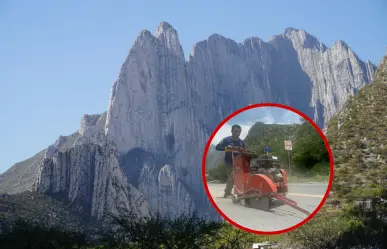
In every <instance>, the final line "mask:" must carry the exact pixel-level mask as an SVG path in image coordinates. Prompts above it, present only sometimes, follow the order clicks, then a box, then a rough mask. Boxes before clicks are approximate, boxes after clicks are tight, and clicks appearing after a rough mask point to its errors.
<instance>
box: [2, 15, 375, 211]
mask: <svg viewBox="0 0 387 249" xmlns="http://www.w3.org/2000/svg"><path fill="white" fill-rule="evenodd" d="M194 47H195V49H194V53H193V54H191V57H190V60H189V61H188V62H186V61H185V58H184V54H183V50H182V47H181V45H180V42H179V37H178V34H177V32H176V30H175V29H174V28H173V27H172V26H171V25H170V24H168V23H166V22H162V23H161V24H160V25H159V26H158V27H157V29H156V32H155V35H152V34H151V33H150V32H149V31H146V30H145V31H142V32H140V33H139V35H138V36H137V39H136V41H135V42H134V44H133V46H132V48H131V49H130V52H129V54H128V56H127V58H126V60H125V62H124V63H123V65H122V67H121V70H120V74H119V77H118V79H117V81H116V82H115V83H114V84H113V87H112V90H111V95H110V99H109V107H108V110H107V112H106V113H103V114H101V115H87V116H84V117H83V119H82V121H81V127H80V129H79V131H78V132H77V135H74V136H72V137H71V139H70V138H67V140H66V142H65V143H64V144H65V145H66V146H65V147H63V146H61V148H59V149H57V148H56V147H55V146H54V147H53V148H51V147H50V150H49V151H48V152H49V153H46V158H44V153H42V154H43V155H39V157H38V158H37V159H36V158H34V160H29V161H26V162H25V163H24V164H20V165H17V166H15V167H14V169H13V170H10V171H9V172H11V173H7V174H5V175H6V176H5V177H6V178H5V179H4V177H3V180H2V181H1V182H0V190H1V188H3V186H5V185H6V186H5V187H4V188H5V189H7V190H9V189H16V187H15V186H16V184H19V185H20V181H19V179H21V178H22V179H28V182H23V184H24V185H27V184H31V185H32V182H31V180H30V179H31V178H32V176H34V177H35V178H36V175H37V177H38V178H39V181H37V189H39V192H40V193H48V194H50V193H53V190H55V191H56V192H57V191H64V192H65V193H66V195H67V197H68V198H72V200H76V199H77V198H80V199H82V198H88V200H87V202H86V206H83V208H86V209H87V210H89V211H88V212H89V213H91V214H94V215H97V216H98V217H99V216H100V215H101V213H100V212H102V211H103V209H105V208H106V209H109V210H110V209H116V208H117V204H119V203H117V202H123V203H124V204H125V205H126V206H127V207H130V206H133V205H134V206H137V205H135V203H136V201H135V199H134V198H135V197H131V196H129V194H127V193H128V189H130V190H131V191H133V192H136V191H137V192H138V195H137V196H142V197H143V199H144V203H148V204H149V209H150V212H156V211H161V212H164V211H165V212H166V211H171V210H172V211H173V213H174V214H181V213H185V212H192V211H194V210H200V211H201V213H203V212H207V214H208V213H211V212H213V211H214V210H213V209H212V207H211V204H210V203H209V202H208V199H207V197H206V195H205V194H204V188H203V184H202V180H201V170H200V163H201V155H202V153H203V150H204V146H205V144H206V142H207V139H208V137H209V136H210V134H211V132H212V131H213V130H214V129H215V127H216V126H217V125H218V124H219V122H220V121H221V120H222V119H224V117H226V116H227V115H229V114H230V113H232V112H233V111H235V110H236V109H239V108H242V107H244V106H246V105H249V104H252V103H260V102H277V103H282V104H287V105H290V106H292V107H294V108H296V109H299V110H300V111H302V112H303V113H305V114H306V115H308V116H309V117H310V118H312V119H314V120H315V121H316V122H317V123H318V125H319V126H320V127H322V126H323V125H324V124H325V122H326V121H328V120H329V119H330V117H331V116H332V115H333V114H335V113H336V112H337V110H340V109H341V108H342V106H343V104H344V103H345V102H346V101H347V99H348V97H349V96H351V95H353V94H354V93H355V92H356V90H357V89H360V88H362V87H363V86H365V85H367V84H369V82H370V81H371V79H372V77H373V72H374V71H373V70H374V67H373V66H372V65H370V66H369V67H368V68H365V67H364V62H362V61H361V60H358V59H353V58H352V57H350V56H349V55H348V53H333V52H332V49H326V50H324V49H322V48H324V46H323V45H321V43H319V42H318V40H317V39H316V38H313V37H312V36H311V35H309V34H307V33H306V32H305V31H301V30H296V29H294V30H287V32H286V34H285V35H280V36H277V38H275V40H274V41H273V42H263V41H262V40H260V39H258V38H250V39H246V40H245V41H244V42H243V43H237V42H236V41H234V40H232V39H229V38H225V37H223V36H221V35H217V34H214V35H212V36H210V37H209V38H208V39H207V40H205V41H201V42H199V43H197V44H196V45H195V46H194ZM300 96H302V98H301V97H300ZM107 142H109V146H108V145H107ZM110 143H111V144H110ZM63 148H65V149H63ZM42 160H43V161H42ZM37 161H39V162H38V163H37ZM26 165H27V166H28V167H29V170H28V171H27V170H24V168H23V167H26ZM28 167H26V168H28ZM15 168H17V169H20V170H15ZM121 169H122V171H121ZM23 170H24V171H23ZM30 172H34V175H32V176H27V175H28V174H30ZM35 172H38V173H35ZM113 173H114V174H113ZM8 179H11V180H8ZM12 179H13V180H12ZM26 181H27V180H26ZM31 185H30V186H28V187H23V189H26V188H27V189H30V188H31ZM55 191H54V192H55ZM90 195H92V197H90ZM88 196H89V197H88ZM100 198H102V199H101V200H100ZM106 198H107V199H106ZM148 204H147V205H148ZM144 205H145V204H144ZM138 207H139V213H142V211H141V209H142V208H140V207H141V205H140V204H139V206H138ZM146 209H147V208H145V211H144V212H145V213H146Z"/></svg>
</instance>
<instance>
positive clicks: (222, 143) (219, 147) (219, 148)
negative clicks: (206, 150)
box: [215, 139, 226, 151]
mask: <svg viewBox="0 0 387 249" xmlns="http://www.w3.org/2000/svg"><path fill="white" fill-rule="evenodd" d="M215 149H216V150H217V151H225V150H226V144H225V139H222V140H221V141H220V142H219V143H218V144H217V145H216V147H215Z"/></svg>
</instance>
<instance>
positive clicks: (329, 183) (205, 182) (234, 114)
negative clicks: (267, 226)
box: [202, 103, 334, 235]
mask: <svg viewBox="0 0 387 249" xmlns="http://www.w3.org/2000/svg"><path fill="white" fill-rule="evenodd" d="M258 107H277V108H282V109H287V110H289V111H292V112H294V113H297V114H298V115H300V116H301V117H303V118H304V119H306V120H307V121H309V123H311V124H312V125H313V126H314V128H315V129H316V130H317V131H318V133H319V134H320V136H321V138H322V139H323V140H324V144H325V147H326V148H327V150H328V154H329V162H330V173H329V182H328V187H327V190H326V192H325V195H324V197H323V199H322V200H321V202H320V204H319V205H318V207H317V208H316V209H315V210H314V211H313V212H312V214H310V215H309V216H308V217H307V218H306V219H304V220H303V221H302V222H300V223H298V224H296V225H294V226H292V227H289V228H286V229H282V230H278V231H270V232H264V231H258V230H253V229H250V228H246V227H243V226H241V225H239V224H237V223H236V222H234V221H232V220H231V219H230V218H228V217H227V215H226V214H224V213H223V212H222V210H220V208H219V207H218V206H217V205H216V203H215V201H214V199H213V198H212V196H211V194H210V191H209V189H208V185H207V179H206V158H207V153H208V150H209V148H210V145H211V142H212V139H213V138H214V137H215V135H216V133H217V132H218V131H219V130H220V128H222V126H223V125H224V124H226V123H227V122H228V121H229V120H230V119H232V118H233V117H234V116H236V115H238V114H240V113H242V112H244V111H247V110H250V109H254V108H258ZM333 177H334V160H333V155H332V150H331V148H330V146H329V143H328V139H327V138H326V137H325V135H324V133H323V132H322V131H321V129H320V128H319V127H318V126H317V124H316V123H315V122H314V121H313V120H312V119H310V118H309V117H308V116H306V115H305V114H303V113H302V112H300V111H298V110H296V109H294V108H292V107H289V106H286V105H282V104H275V103H260V104H253V105H248V106H246V107H244V108H241V109H239V110H237V111H235V112H234V113H232V114H230V115H229V116H228V117H226V118H225V119H224V120H223V121H222V122H221V123H220V124H219V125H218V126H217V127H216V129H215V130H214V131H213V132H212V134H211V137H210V138H209V139H208V142H207V144H206V147H205V149H204V153H203V158H202V180H203V184H204V188H205V190H206V194H207V196H208V197H209V199H210V201H211V203H212V205H213V206H214V207H215V209H216V210H217V211H218V213H219V214H220V215H221V216H222V217H223V218H224V219H226V220H227V221H228V222H229V223H231V224H232V225H234V226H235V227H237V228H239V229H241V230H244V231H246V232H250V233H254V234H258V235H276V234H283V233H286V232H290V231H292V230H294V229H297V228H299V227H301V226H302V225H304V224H305V223H307V222H308V221H309V220H311V219H312V218H313V217H314V216H315V215H316V214H317V213H318V212H319V211H320V209H321V208H322V207H323V206H324V204H325V201H326V199H327V198H328V196H329V193H330V191H331V188H332V182H333Z"/></svg>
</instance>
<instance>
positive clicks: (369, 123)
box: [327, 57, 387, 199]
mask: <svg viewBox="0 0 387 249" xmlns="http://www.w3.org/2000/svg"><path fill="white" fill-rule="evenodd" d="M386 106H387V57H384V59H383V61H382V63H381V64H380V66H379V68H378V70H377V73H376V78H375V80H374V81H373V83H372V84H370V85H369V86H366V87H364V88H363V89H361V90H360V91H359V92H358V94H357V96H355V97H353V98H350V100H349V101H348V103H347V104H346V106H345V107H344V108H343V110H342V111H340V112H339V113H338V114H337V115H335V116H334V117H333V118H332V120H331V121H330V124H329V125H328V129H327V137H328V140H329V143H330V145H331V147H332V151H333V155H334V159H335V179H334V184H333V190H334V192H335V193H336V195H335V197H336V198H337V199H343V198H344V199H345V198H353V197H361V196H368V197H377V196H382V195H385V192H386V186H385V185H384V182H385V180H386V179H387V166H386V162H387V161H386V160H387V146H386V139H387V129H386V123H387V109H386Z"/></svg>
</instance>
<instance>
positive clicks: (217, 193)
mask: <svg viewBox="0 0 387 249" xmlns="http://www.w3.org/2000/svg"><path fill="white" fill-rule="evenodd" d="M327 187H328V184H326V183H293V184H289V193H288V195H287V197H288V198H290V199H292V200H294V201H296V202H297V203H298V206H300V207H302V208H303V209H306V210H308V211H309V212H313V211H314V210H315V209H316V208H317V206H318V205H319V204H320V202H321V201H322V198H323V197H324V194H325V192H326V189H327ZM208 188H209V190H210V193H211V196H212V198H213V199H214V201H215V203H216V205H217V206H218V207H219V209H220V210H222V212H223V213H224V214H225V215H227V216H228V217H229V218H230V219H231V220H233V221H234V222H236V223H238V224H239V225H241V226H243V227H246V228H249V229H253V230H259V231H278V230H282V229H287V228H289V227H291V226H294V225H296V224H298V223H300V222H302V221H303V220H304V219H306V218H307V215H306V214H304V213H301V212H300V211H298V210H296V209H294V208H292V207H290V206H287V205H284V204H282V203H281V202H279V201H277V200H275V201H274V203H273V207H272V208H271V210H270V211H268V212H265V211H262V210H256V209H252V208H248V207H244V206H240V205H236V204H233V203H232V200H231V199H229V198H228V199H225V198H223V193H224V188H225V184H216V183H208Z"/></svg>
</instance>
